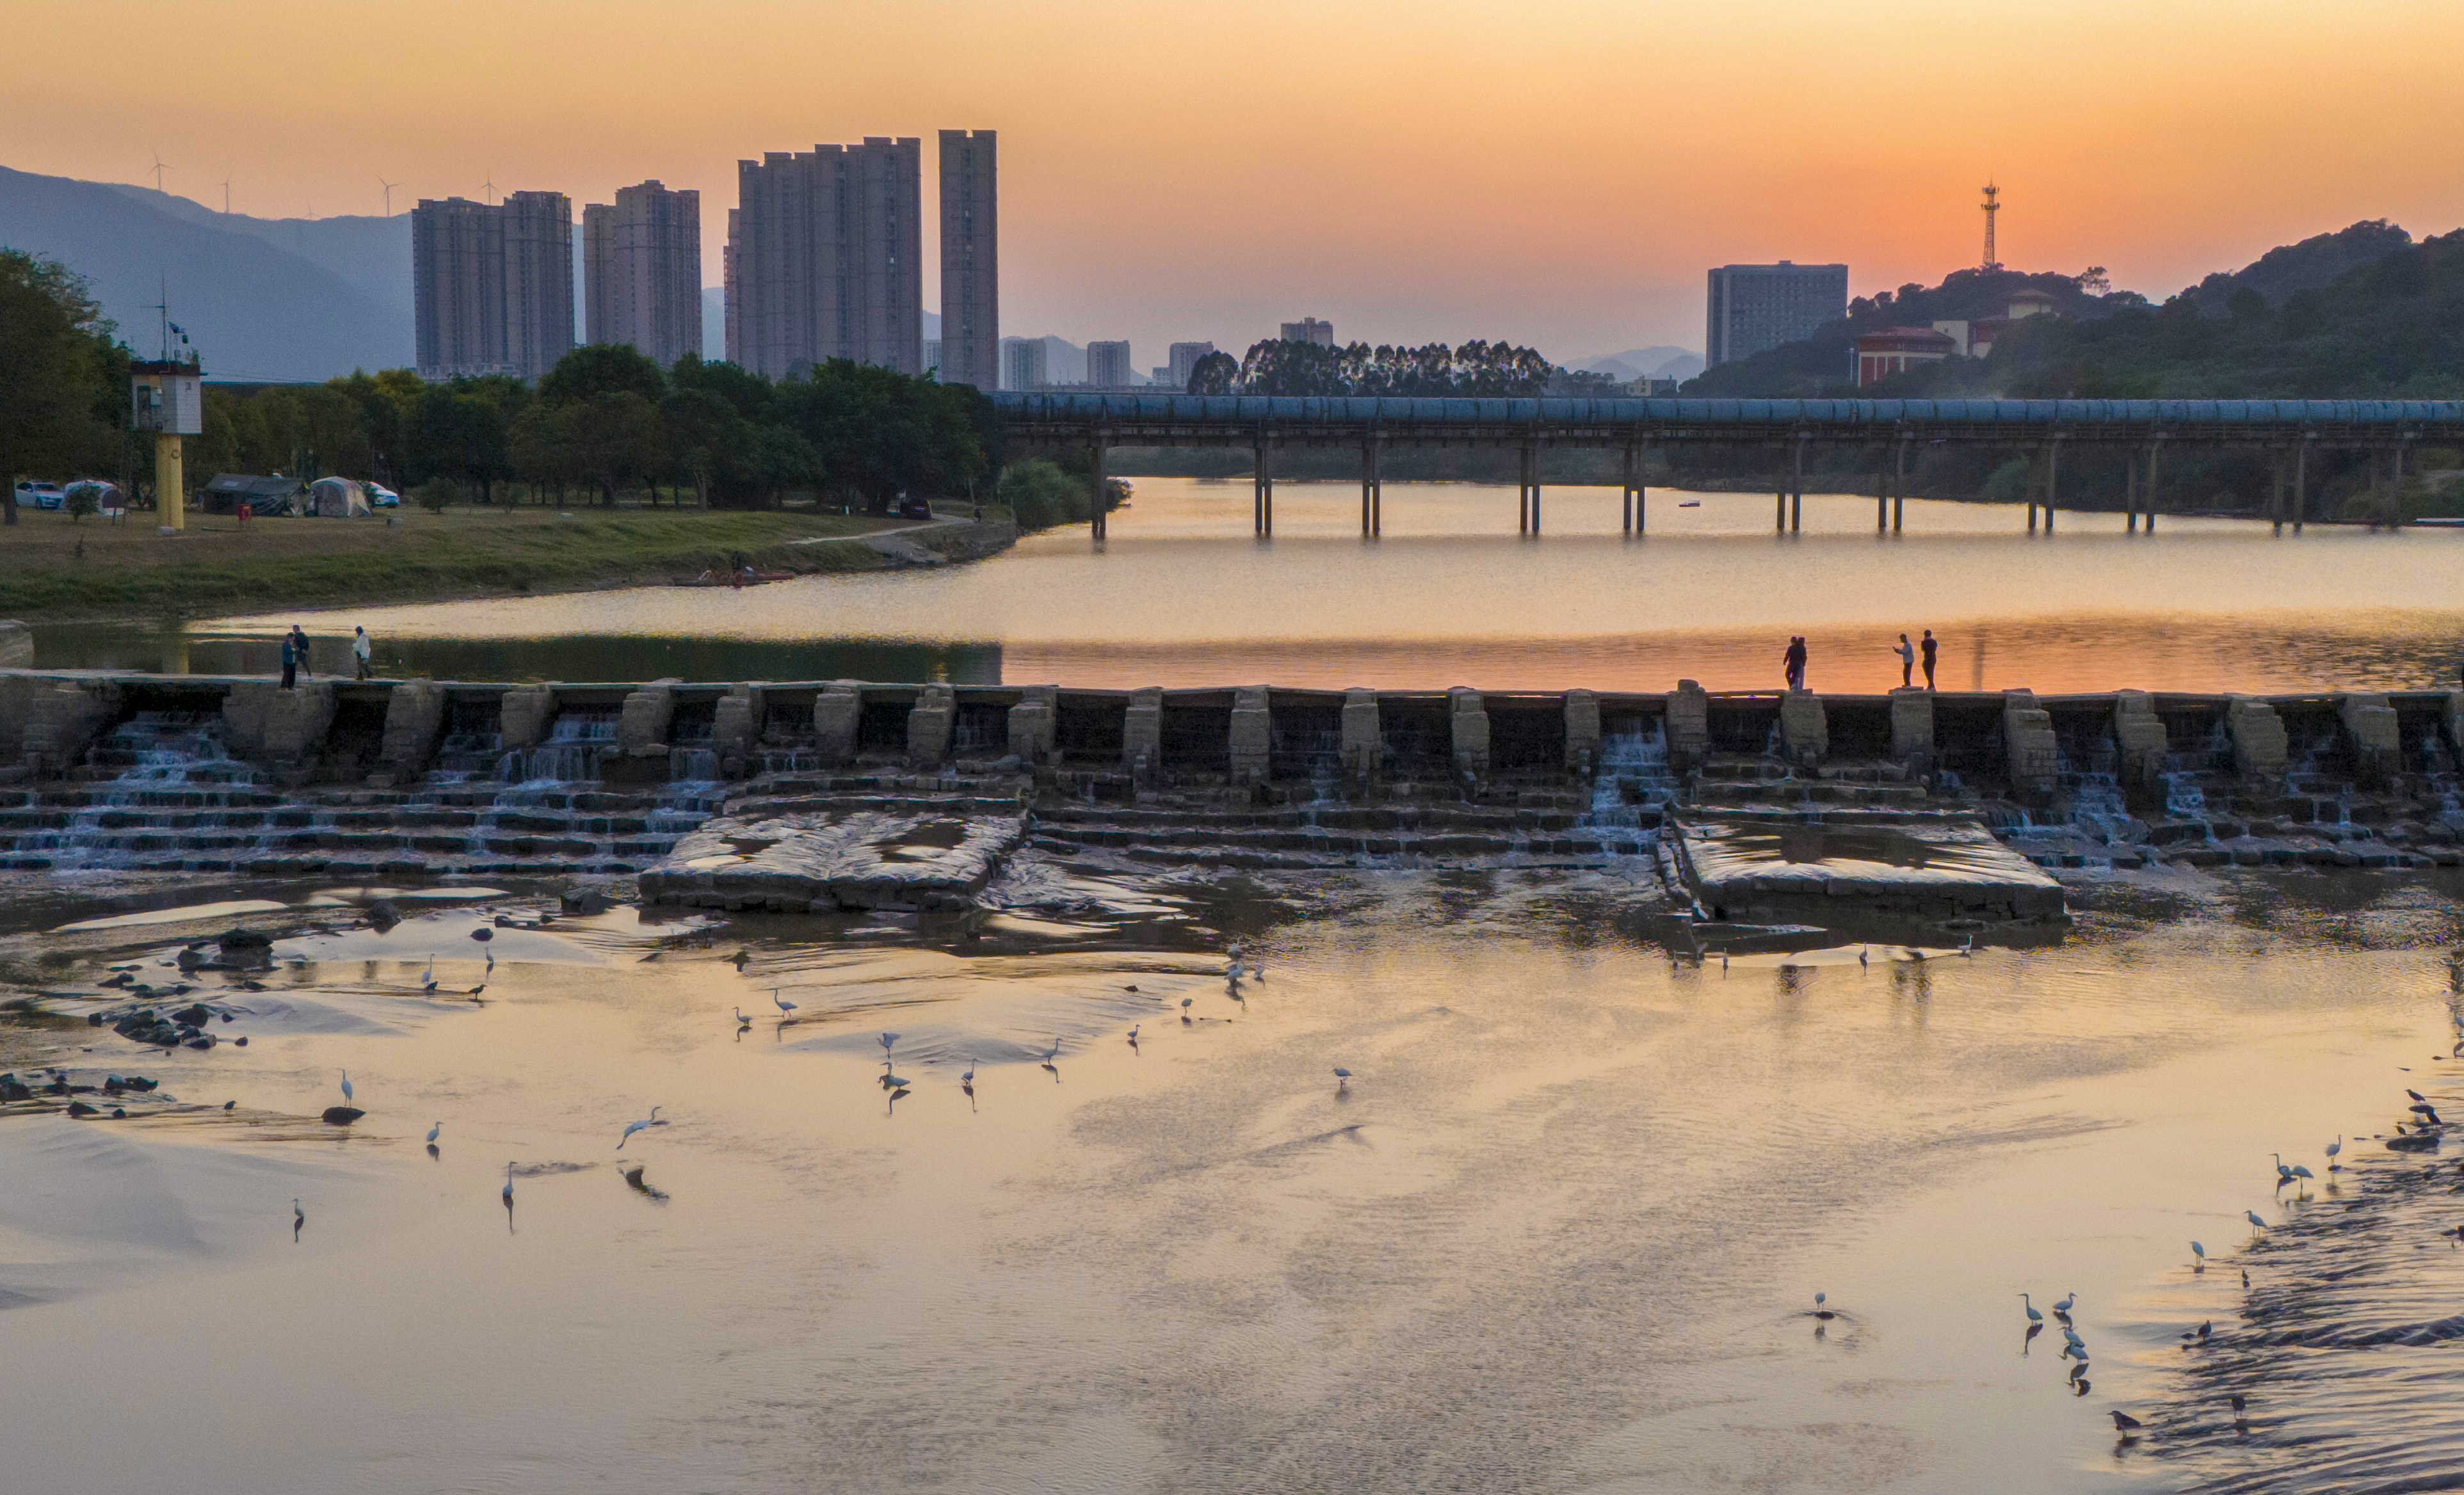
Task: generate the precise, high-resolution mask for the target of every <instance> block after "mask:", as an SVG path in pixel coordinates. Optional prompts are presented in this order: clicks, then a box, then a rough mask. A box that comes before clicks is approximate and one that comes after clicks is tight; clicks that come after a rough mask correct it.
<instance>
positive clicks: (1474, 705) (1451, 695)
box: [1446, 685, 1488, 775]
mask: <svg viewBox="0 0 2464 1495" xmlns="http://www.w3.org/2000/svg"><path fill="white" fill-rule="evenodd" d="M1446 704H1447V705H1448V706H1450V707H1451V708H1453V710H1452V712H1451V713H1450V716H1449V719H1450V721H1451V723H1452V725H1453V729H1454V764H1455V772H1456V773H1458V774H1472V775H1479V774H1485V773H1487V772H1488V703H1487V702H1486V701H1485V700H1484V699H1482V697H1481V694H1480V693H1479V692H1477V691H1473V690H1469V689H1466V688H1465V687H1463V686H1460V685H1459V686H1456V687H1455V688H1454V689H1453V690H1451V691H1448V692H1447V693H1446Z"/></svg>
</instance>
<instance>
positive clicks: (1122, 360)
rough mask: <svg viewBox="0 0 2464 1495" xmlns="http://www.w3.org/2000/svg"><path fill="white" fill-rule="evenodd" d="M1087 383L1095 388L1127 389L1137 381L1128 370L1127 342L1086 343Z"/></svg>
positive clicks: (1128, 349) (1128, 347)
mask: <svg viewBox="0 0 2464 1495" xmlns="http://www.w3.org/2000/svg"><path fill="white" fill-rule="evenodd" d="M1087 383H1088V384H1089V385H1090V386H1091V387H1093V388H1097V389H1127V388H1129V387H1130V386H1131V385H1134V384H1136V383H1137V376H1136V375H1134V374H1133V373H1131V372H1130V345H1129V344H1128V343H1127V342H1089V343H1088V344H1087Z"/></svg>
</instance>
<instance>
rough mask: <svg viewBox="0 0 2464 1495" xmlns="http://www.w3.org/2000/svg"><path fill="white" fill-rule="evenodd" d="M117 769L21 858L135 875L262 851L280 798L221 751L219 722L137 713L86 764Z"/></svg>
mask: <svg viewBox="0 0 2464 1495" xmlns="http://www.w3.org/2000/svg"><path fill="white" fill-rule="evenodd" d="M87 761H88V763H89V765H90V766H93V767H115V766H116V767H119V768H120V769H121V772H120V775H119V777H117V778H115V779H111V780H106V781H104V782H102V783H99V784H96V785H95V786H94V787H93V788H91V789H89V790H88V791H87V792H86V796H85V802H84V804H83V805H82V806H80V807H79V808H78V809H77V811H76V813H75V814H73V815H72V816H71V817H70V818H69V823H68V824H66V825H64V826H62V827H61V828H60V829H58V830H56V831H48V832H38V833H36V834H35V835H33V836H32V837H29V838H28V840H27V842H26V844H25V846H24V849H26V850H30V851H42V852H47V853H49V854H50V855H51V859H52V865H53V866H55V867H56V868H62V869H64V870H65V869H72V868H120V867H134V866H138V865H140V863H141V862H142V861H145V860H151V858H147V857H143V856H141V853H153V854H154V857H158V858H159V856H160V855H161V854H162V853H165V852H179V851H189V850H209V849H210V850H221V849H225V848H229V847H236V846H245V847H247V848H249V849H252V850H255V849H261V848H263V846H265V842H266V837H267V835H268V833H269V830H270V829H271V827H272V825H273V822H274V817H273V816H272V815H271V814H269V813H268V809H269V807H270V806H272V805H273V804H274V803H275V797H274V796H273V795H272V794H270V793H268V792H266V791H265V790H263V789H262V788H260V787H259V785H258V779H257V773H256V770H255V769H254V768H252V767H250V766H249V765H248V764H246V763H243V762H241V761H239V760H238V759H236V758H232V757H231V754H230V753H228V752H227V751H225V750H224V747H223V739H222V723H221V719H220V718H219V717H217V716H212V715H204V714H200V713H195V712H139V713H137V714H136V715H133V716H131V717H130V718H129V719H128V720H127V721H125V722H122V723H121V725H120V726H118V727H116V728H114V729H113V730H112V732H111V735H110V736H109V737H106V738H104V740H103V742H102V744H101V745H99V746H98V747H96V748H95V749H94V750H93V751H92V752H91V753H90V754H89V755H88V758H87Z"/></svg>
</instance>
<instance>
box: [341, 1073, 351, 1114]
mask: <svg viewBox="0 0 2464 1495" xmlns="http://www.w3.org/2000/svg"><path fill="white" fill-rule="evenodd" d="M342 1104H343V1105H345V1106H348V1105H350V1104H352V1102H351V1071H349V1070H348V1069H345V1070H343V1071H342Z"/></svg>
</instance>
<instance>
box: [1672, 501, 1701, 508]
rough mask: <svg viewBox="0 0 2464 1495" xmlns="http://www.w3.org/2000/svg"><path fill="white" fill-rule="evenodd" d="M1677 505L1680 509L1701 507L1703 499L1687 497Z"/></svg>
mask: <svg viewBox="0 0 2464 1495" xmlns="http://www.w3.org/2000/svg"><path fill="white" fill-rule="evenodd" d="M1677 507H1679V508H1681V509H1700V508H1701V507H1703V500H1702V499H1700V498H1687V499H1685V500H1683V502H1681V503H1679V504H1678V505H1677Z"/></svg>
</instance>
